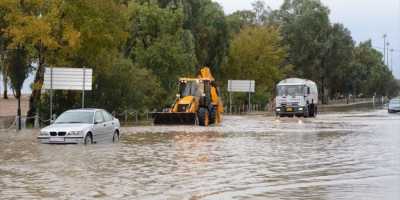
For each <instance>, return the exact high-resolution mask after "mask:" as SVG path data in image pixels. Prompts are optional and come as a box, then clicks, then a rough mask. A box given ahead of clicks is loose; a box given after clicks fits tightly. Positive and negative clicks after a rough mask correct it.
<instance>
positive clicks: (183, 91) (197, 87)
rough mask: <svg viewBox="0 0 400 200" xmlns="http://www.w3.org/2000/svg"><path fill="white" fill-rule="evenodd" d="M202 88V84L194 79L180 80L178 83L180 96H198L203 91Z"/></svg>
mask: <svg viewBox="0 0 400 200" xmlns="http://www.w3.org/2000/svg"><path fill="white" fill-rule="evenodd" d="M203 88H204V87H202V84H201V83H197V82H196V81H188V82H180V85H179V91H180V95H181V97H187V96H200V95H201V93H202V92H203V90H202V89H203Z"/></svg>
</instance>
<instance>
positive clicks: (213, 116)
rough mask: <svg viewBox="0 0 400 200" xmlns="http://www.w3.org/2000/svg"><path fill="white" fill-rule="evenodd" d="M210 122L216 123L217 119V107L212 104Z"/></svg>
mask: <svg viewBox="0 0 400 200" xmlns="http://www.w3.org/2000/svg"><path fill="white" fill-rule="evenodd" d="M209 119H210V124H215V121H216V119H217V109H216V108H215V107H214V106H212V107H211V110H210V118H209Z"/></svg>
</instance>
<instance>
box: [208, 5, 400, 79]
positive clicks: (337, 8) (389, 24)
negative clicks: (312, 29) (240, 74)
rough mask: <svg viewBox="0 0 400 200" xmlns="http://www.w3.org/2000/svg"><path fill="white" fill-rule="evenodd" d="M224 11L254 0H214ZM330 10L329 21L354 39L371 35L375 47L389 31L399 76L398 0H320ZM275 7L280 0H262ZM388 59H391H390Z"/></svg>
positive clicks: (399, 33)
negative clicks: (344, 27) (341, 25)
mask: <svg viewBox="0 0 400 200" xmlns="http://www.w3.org/2000/svg"><path fill="white" fill-rule="evenodd" d="M214 1H216V2H218V3H220V4H221V5H222V7H223V8H224V10H225V12H226V13H232V12H234V11H236V10H243V9H251V3H252V2H254V1H253V0H214ZM321 1H322V2H323V3H324V4H325V5H326V6H328V7H329V9H330V10H331V13H330V14H331V21H332V22H334V23H342V24H344V25H345V26H346V27H347V28H348V29H349V30H350V31H351V32H352V35H353V38H354V39H355V40H356V41H357V42H361V41H365V40H368V39H372V42H373V45H374V47H375V48H377V49H379V50H381V51H383V34H385V33H386V34H387V35H388V39H389V42H390V48H394V49H395V50H397V51H396V52H394V53H393V71H394V74H395V76H396V77H397V78H400V0H321ZM264 2H265V3H266V5H267V6H269V7H271V8H272V9H277V8H279V7H280V5H281V4H282V2H283V0H264ZM389 60H391V59H389Z"/></svg>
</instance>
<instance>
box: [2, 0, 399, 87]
mask: <svg viewBox="0 0 400 200" xmlns="http://www.w3.org/2000/svg"><path fill="white" fill-rule="evenodd" d="M214 1H216V2H218V3H220V4H221V6H222V7H223V8H224V10H225V12H226V13H227V14H229V13H232V12H234V11H236V10H243V9H251V3H252V2H253V0H214ZM264 2H265V3H266V5H267V6H269V7H271V8H272V9H277V8H279V7H280V5H281V4H282V2H283V0H265V1H264ZM322 2H323V3H324V4H325V5H327V6H328V7H329V9H330V10H331V20H332V22H338V23H342V24H344V25H345V26H346V27H347V28H348V29H349V30H350V31H351V32H352V35H353V38H354V39H355V40H356V41H357V42H361V41H365V40H368V39H372V42H373V45H374V47H375V48H377V49H379V50H381V51H382V49H383V37H382V36H383V34H385V33H386V34H387V35H388V39H389V42H390V43H391V45H390V47H391V48H394V49H395V50H396V51H395V52H394V53H393V71H394V74H395V76H396V77H397V78H400V0H322ZM389 60H391V59H389ZM0 79H1V77H0ZM32 81H33V77H32V76H31V77H30V78H29V79H28V80H27V81H26V82H25V86H24V92H25V93H26V92H29V84H30V83H31V82H32ZM2 88H3V85H2V82H0V91H3V89H2Z"/></svg>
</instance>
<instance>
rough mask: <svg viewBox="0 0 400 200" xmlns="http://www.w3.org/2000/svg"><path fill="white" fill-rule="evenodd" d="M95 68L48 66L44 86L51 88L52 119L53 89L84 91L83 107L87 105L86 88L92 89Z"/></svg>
mask: <svg viewBox="0 0 400 200" xmlns="http://www.w3.org/2000/svg"><path fill="white" fill-rule="evenodd" d="M92 75H93V70H92V69H87V68H61V67H57V68H53V67H46V69H45V72H44V82H43V88H44V89H46V90H50V121H52V119H53V90H80V91H82V108H84V107H85V90H92Z"/></svg>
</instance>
